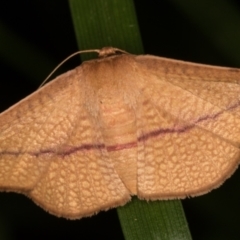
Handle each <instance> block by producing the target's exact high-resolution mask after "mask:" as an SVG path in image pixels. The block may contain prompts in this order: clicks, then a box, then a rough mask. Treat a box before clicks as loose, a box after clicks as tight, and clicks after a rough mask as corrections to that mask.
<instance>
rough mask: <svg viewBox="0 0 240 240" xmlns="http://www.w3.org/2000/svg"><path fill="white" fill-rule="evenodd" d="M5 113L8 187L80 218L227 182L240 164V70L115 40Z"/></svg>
mask: <svg viewBox="0 0 240 240" xmlns="http://www.w3.org/2000/svg"><path fill="white" fill-rule="evenodd" d="M98 52H99V56H100V57H99V58H98V59H95V60H91V61H86V62H84V63H82V65H81V66H79V67H77V68H75V69H73V70H71V71H69V72H66V73H64V74H62V75H60V76H59V77H57V78H56V79H54V80H53V81H51V82H50V83H48V84H46V85H45V86H43V87H42V88H40V89H39V90H37V91H36V92H34V93H33V94H31V95H30V96H28V97H26V98H25V99H23V100H22V101H20V102H19V103H17V104H15V105H14V106H12V107H10V108H9V109H7V110H6V111H4V112H3V113H1V114H0V190H1V191H14V192H18V193H22V194H25V195H26V196H28V197H30V198H31V199H32V200H33V201H34V202H35V203H36V204H37V205H39V206H41V207H42V208H44V209H45V210H46V211H48V212H50V213H51V214H54V215H56V216H59V217H65V218H69V219H79V218H82V217H85V216H91V215H93V214H95V213H97V212H99V211H101V210H107V209H109V208H113V207H117V206H121V205H124V204H125V203H127V202H128V201H130V199H131V196H133V195H137V196H138V197H139V198H140V199H146V200H157V199H159V200H164V199H165V200H166V199H176V198H178V199H181V198H185V197H188V196H197V195H201V194H204V193H207V192H209V191H211V190H212V189H214V188H217V187H218V186H219V185H221V184H222V183H223V182H224V181H225V180H226V179H227V178H228V177H230V176H231V174H232V173H233V172H234V171H235V170H236V168H237V166H238V164H239V153H240V150H239V145H240V85H239V84H240V69H235V68H224V67H214V66H209V65H203V64H195V63H190V62H184V61H177V60H171V59H166V58H161V57H156V56H151V55H139V56H136V55H132V54H129V53H126V52H124V51H122V50H119V49H115V48H111V47H107V48H103V49H101V50H98Z"/></svg>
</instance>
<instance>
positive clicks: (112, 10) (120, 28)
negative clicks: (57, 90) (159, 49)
mask: <svg viewBox="0 0 240 240" xmlns="http://www.w3.org/2000/svg"><path fill="white" fill-rule="evenodd" d="M69 3H70V8H71V12H72V18H73V22H74V27H75V32H76V37H77V42H78V46H79V49H81V50H83V49H96V48H102V47H104V46H114V47H118V48H121V49H124V50H126V51H128V52H131V53H135V54H138V53H143V47H142V42H141V36H140V33H139V29H138V24H137V18H136V13H135V8H134V4H133V1H132V0H98V1H89V0H71V1H69ZM90 57H91V56H86V55H85V54H84V55H83V58H82V59H84V60H86V59H88V58H90ZM118 215H119V219H120V222H121V226H122V230H123V233H124V236H125V239H127V240H130V239H134V240H135V239H139V240H141V239H166V240H167V239H186V240H187V239H191V236H190V232H189V229H188V226H187V222H186V219H185V216H184V212H183V209H182V205H181V202H180V201H177V200H176V201H155V202H146V201H140V200H138V199H136V198H133V200H132V201H131V202H130V203H128V204H127V205H126V206H124V207H120V208H118Z"/></svg>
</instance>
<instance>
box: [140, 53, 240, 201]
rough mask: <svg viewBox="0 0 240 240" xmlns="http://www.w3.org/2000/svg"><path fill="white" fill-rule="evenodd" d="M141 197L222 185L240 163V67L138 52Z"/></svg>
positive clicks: (193, 192)
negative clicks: (140, 102) (227, 66)
mask: <svg viewBox="0 0 240 240" xmlns="http://www.w3.org/2000/svg"><path fill="white" fill-rule="evenodd" d="M136 62H137V64H139V65H138V67H139V69H140V70H139V71H141V74H140V75H139V76H140V77H139V79H138V81H139V83H140V84H139V85H140V86H141V89H142V100H141V101H142V104H141V108H139V111H138V114H137V123H138V153H139V154H138V162H137V164H138V170H137V171H138V172H137V175H138V180H137V181H138V186H137V188H138V196H139V197H140V198H144V199H172V198H184V197H187V196H196V195H200V194H203V193H206V192H208V191H210V190H212V189H213V188H216V187H218V186H219V185H220V184H221V183H222V182H223V181H224V180H226V179H227V178H228V177H229V176H230V175H231V174H232V173H233V171H234V170H235V169H236V168H237V166H238V163H239V144H240V112H239V110H240V101H239V100H240V86H239V83H240V70H237V69H230V68H220V67H210V66H206V65H200V64H192V63H187V62H182V61H174V60H169V59H164V58H158V57H154V56H137V57H136Z"/></svg>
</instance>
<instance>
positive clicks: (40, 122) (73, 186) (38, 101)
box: [0, 68, 130, 218]
mask: <svg viewBox="0 0 240 240" xmlns="http://www.w3.org/2000/svg"><path fill="white" fill-rule="evenodd" d="M81 79H82V74H81V68H77V69H76V70H73V71H70V72H68V73H65V74H63V75H61V76H60V77H58V78H57V79H55V80H54V81H52V82H51V83H49V84H47V85H46V86H45V87H43V88H42V89H40V90H38V91H37V92H36V93H34V94H32V95H30V96H29V97H27V98H26V99H24V100H22V101H21V102H19V103H18V104H16V105H15V106H13V107H11V108H10V109H8V110H7V111H6V112H3V113H2V114H1V115H0V189H1V190H6V191H16V192H21V193H23V194H26V195H27V196H29V197H31V198H32V199H33V200H34V201H35V202H36V203H37V204H38V205H40V206H42V207H43V208H44V209H45V210H47V211H49V212H51V213H53V214H55V215H57V216H62V217H66V218H80V217H82V216H89V215H92V214H94V213H96V212H98V211H100V210H106V209H108V208H111V207H114V206H117V205H122V204H124V203H125V202H126V201H128V200H129V199H130V196H129V193H128V191H127V190H126V188H125V186H124V185H123V183H122V182H121V180H120V179H119V177H118V175H117V174H116V172H115V170H114V167H113V163H112V161H111V159H109V157H108V155H107V151H106V149H105V146H104V142H103V140H102V137H101V132H100V129H99V127H98V123H97V119H94V118H93V117H92V116H91V115H89V114H88V111H87V110H86V106H84V102H86V101H85V100H84V96H86V95H87V93H85V95H83V93H84V84H83V82H82V81H81Z"/></svg>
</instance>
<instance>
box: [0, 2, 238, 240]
mask: <svg viewBox="0 0 240 240" xmlns="http://www.w3.org/2000/svg"><path fill="white" fill-rule="evenodd" d="M210 2H211V1H210ZM215 2H216V5H214V7H215V8H217V7H218V4H217V1H215ZM228 2H230V3H231V4H234V6H235V10H236V11H238V13H239V15H240V6H239V4H238V2H237V1H233V0H232V1H228ZM135 6H136V12H137V16H138V21H139V26H140V31H141V35H142V39H143V44H144V49H145V52H146V53H149V54H154V55H159V56H164V57H170V58H176V59H182V60H188V61H193V62H201V63H208V64H214V65H222V66H224V65H225V66H231V67H240V65H239V64H238V63H236V62H234V61H233V60H232V59H231V58H229V57H227V56H226V55H225V54H223V53H222V52H221V51H219V48H218V47H216V46H215V44H214V43H213V41H212V40H211V39H210V38H209V37H208V36H207V34H205V32H204V31H203V30H202V29H201V28H199V26H198V25H196V23H195V22H194V21H192V19H191V18H190V17H189V16H188V15H186V14H185V13H184V12H182V11H181V10H180V9H179V8H178V7H177V6H176V5H174V4H173V3H170V2H169V1H167V0H162V1H160V0H159V1H156V0H136V1H135ZM202 18H203V19H204V15H203V16H202ZM213 18H214V8H213ZM0 25H1V26H0V45H1V52H0V72H1V75H0V76H1V77H0V110H1V111H3V110H5V109H6V108H7V107H9V106H11V105H12V104H14V103H15V102H17V101H19V100H20V99H22V98H23V97H25V96H27V95H28V94H30V93H31V92H33V91H34V90H36V89H37V88H38V86H39V85H40V84H41V82H42V81H43V80H44V78H45V77H46V76H47V75H48V74H49V73H50V72H51V70H52V69H53V68H54V67H55V66H56V65H57V64H58V63H59V62H61V61H62V60H63V59H64V58H65V57H67V56H68V55H69V54H71V53H73V52H75V51H77V50H78V48H77V44H76V41H75V35H74V30H73V26H72V20H71V15H70V11H69V6H68V1H67V0H51V1H40V0H35V1H31V0H24V1H7V0H3V1H1V3H0ZM3 27H4V29H5V30H6V29H7V31H2V29H3ZM229 27H231V26H229ZM1 28H2V29H1ZM239 32H240V26H239ZM236 34H237V33H236ZM10 35H12V36H14V38H15V39H16V41H24V42H25V43H27V45H29V46H31V48H32V49H34V50H36V51H37V52H38V53H39V54H40V55H41V54H42V57H43V58H42V59H46V62H45V64H40V63H39V58H38V57H39V55H36V57H35V56H34V54H29V51H28V50H26V51H25V49H21V50H22V52H23V54H19V53H18V51H15V50H14V44H13V43H12V42H10V41H8V40H7V39H8V36H10ZM222 37H223V38H224V37H227V36H225V35H224V34H223V35H222ZM4 50H6V51H4ZM236 51H237V52H239V54H240V42H239V47H238V49H236ZM33 52H34V51H33ZM9 56H11V57H9ZM12 56H16V58H15V59H14V60H13V59H12ZM239 59H240V57H239ZM30 63H31V64H30ZM22 64H23V65H25V66H26V67H27V66H28V64H29V65H30V66H31V67H29V71H28V70H26V69H24V68H22V67H21V66H22ZM78 64H80V61H79V59H78V58H74V59H73V60H70V61H69V62H68V63H67V64H65V65H64V66H63V67H62V68H61V69H60V70H59V73H61V72H64V71H65V70H66V69H71V68H73V67H75V66H77V65H78ZM239 180H240V172H239V170H237V171H236V173H235V174H234V175H233V176H232V177H231V179H229V180H228V181H227V182H226V183H224V185H223V186H221V187H220V188H219V189H217V190H214V191H213V192H211V193H209V194H207V195H204V196H201V197H197V198H193V199H187V200H184V201H183V206H184V209H185V212H186V217H187V220H188V222H189V226H190V230H191V232H192V236H193V239H231V240H232V239H240V226H239V222H240V204H239V203H240V195H239ZM54 238H56V239H60V240H61V239H123V235H122V233H121V228H120V225H119V221H118V218H117V214H116V211H115V210H110V211H108V212H102V213H100V214H98V215H97V216H94V217H91V218H85V219H81V220H76V221H69V220H65V219H60V218H56V217H54V216H51V215H49V214H48V213H46V212H45V211H43V210H42V209H40V208H39V207H37V206H36V205H35V204H34V203H33V202H32V201H31V200H29V199H28V198H26V197H25V196H22V195H19V194H15V193H0V239H1V240H2V239H9V240H10V239H13V240H15V239H54Z"/></svg>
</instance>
